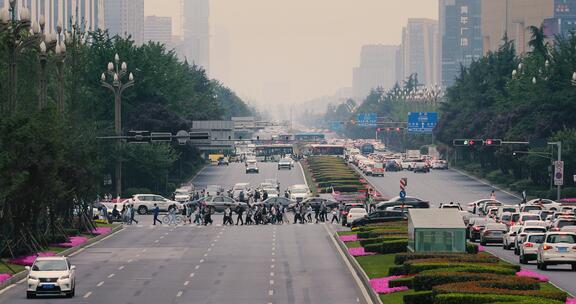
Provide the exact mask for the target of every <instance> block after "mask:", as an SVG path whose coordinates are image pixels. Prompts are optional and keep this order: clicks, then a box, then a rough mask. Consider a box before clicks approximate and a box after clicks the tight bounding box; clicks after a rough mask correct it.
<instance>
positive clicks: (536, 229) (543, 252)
mask: <svg viewBox="0 0 576 304" xmlns="http://www.w3.org/2000/svg"><path fill="white" fill-rule="evenodd" d="M575 209H576V207H575V206H574V205H572V204H566V203H558V202H555V201H552V200H547V199H534V200H530V201H527V202H526V203H522V204H519V205H503V204H502V203H501V202H499V201H497V200H494V199H483V200H478V201H475V202H472V203H470V204H469V205H468V210H467V211H464V212H463V213H464V215H463V217H464V221H465V223H467V236H468V238H469V239H470V240H471V241H479V242H480V244H481V245H487V244H491V243H492V244H493V243H497V244H501V245H502V248H503V249H505V250H511V249H513V250H514V254H515V255H517V256H518V261H519V263H521V264H527V263H528V262H530V261H536V263H537V266H538V268H539V269H541V270H546V269H547V268H548V266H551V265H561V264H569V265H571V267H572V270H573V271H576V216H575V214H574V210H575Z"/></svg>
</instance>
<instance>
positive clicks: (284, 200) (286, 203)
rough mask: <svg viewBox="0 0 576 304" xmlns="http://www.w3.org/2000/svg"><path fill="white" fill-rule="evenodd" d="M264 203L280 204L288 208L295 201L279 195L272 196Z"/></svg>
mask: <svg viewBox="0 0 576 304" xmlns="http://www.w3.org/2000/svg"><path fill="white" fill-rule="evenodd" d="M263 203H264V204H265V205H266V206H269V205H276V204H279V205H281V206H283V207H284V208H288V206H290V205H291V204H293V203H295V201H292V200H290V199H287V198H285V197H281V196H278V197H270V198H268V199H267V200H265V201H264V202H263Z"/></svg>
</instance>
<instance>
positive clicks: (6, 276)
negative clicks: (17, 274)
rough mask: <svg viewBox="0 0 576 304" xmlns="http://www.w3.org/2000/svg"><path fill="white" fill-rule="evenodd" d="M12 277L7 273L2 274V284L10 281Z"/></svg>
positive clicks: (0, 278)
mask: <svg viewBox="0 0 576 304" xmlns="http://www.w3.org/2000/svg"><path fill="white" fill-rule="evenodd" d="M11 277H12V276H11V275H9V274H7V273H0V283H2V282H4V281H6V280H8V279H9V278H11Z"/></svg>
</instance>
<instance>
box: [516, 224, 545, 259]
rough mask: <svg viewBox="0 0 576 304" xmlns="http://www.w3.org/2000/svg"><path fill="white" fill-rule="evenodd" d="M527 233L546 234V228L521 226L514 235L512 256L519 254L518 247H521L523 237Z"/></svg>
mask: <svg viewBox="0 0 576 304" xmlns="http://www.w3.org/2000/svg"><path fill="white" fill-rule="evenodd" d="M529 233H546V227H542V226H522V228H521V229H520V230H519V231H518V233H517V234H516V238H515V239H514V254H515V255H519V254H520V245H522V241H523V239H522V238H523V237H524V236H525V235H527V234H529Z"/></svg>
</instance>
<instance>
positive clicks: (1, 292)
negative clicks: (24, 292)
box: [0, 284, 16, 295]
mask: <svg viewBox="0 0 576 304" xmlns="http://www.w3.org/2000/svg"><path fill="white" fill-rule="evenodd" d="M14 286H16V284H12V285H10V286H8V287H6V288H4V289H2V290H0V295H1V294H3V293H5V292H6V291H8V290H9V289H10V288H12V287H14Z"/></svg>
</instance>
